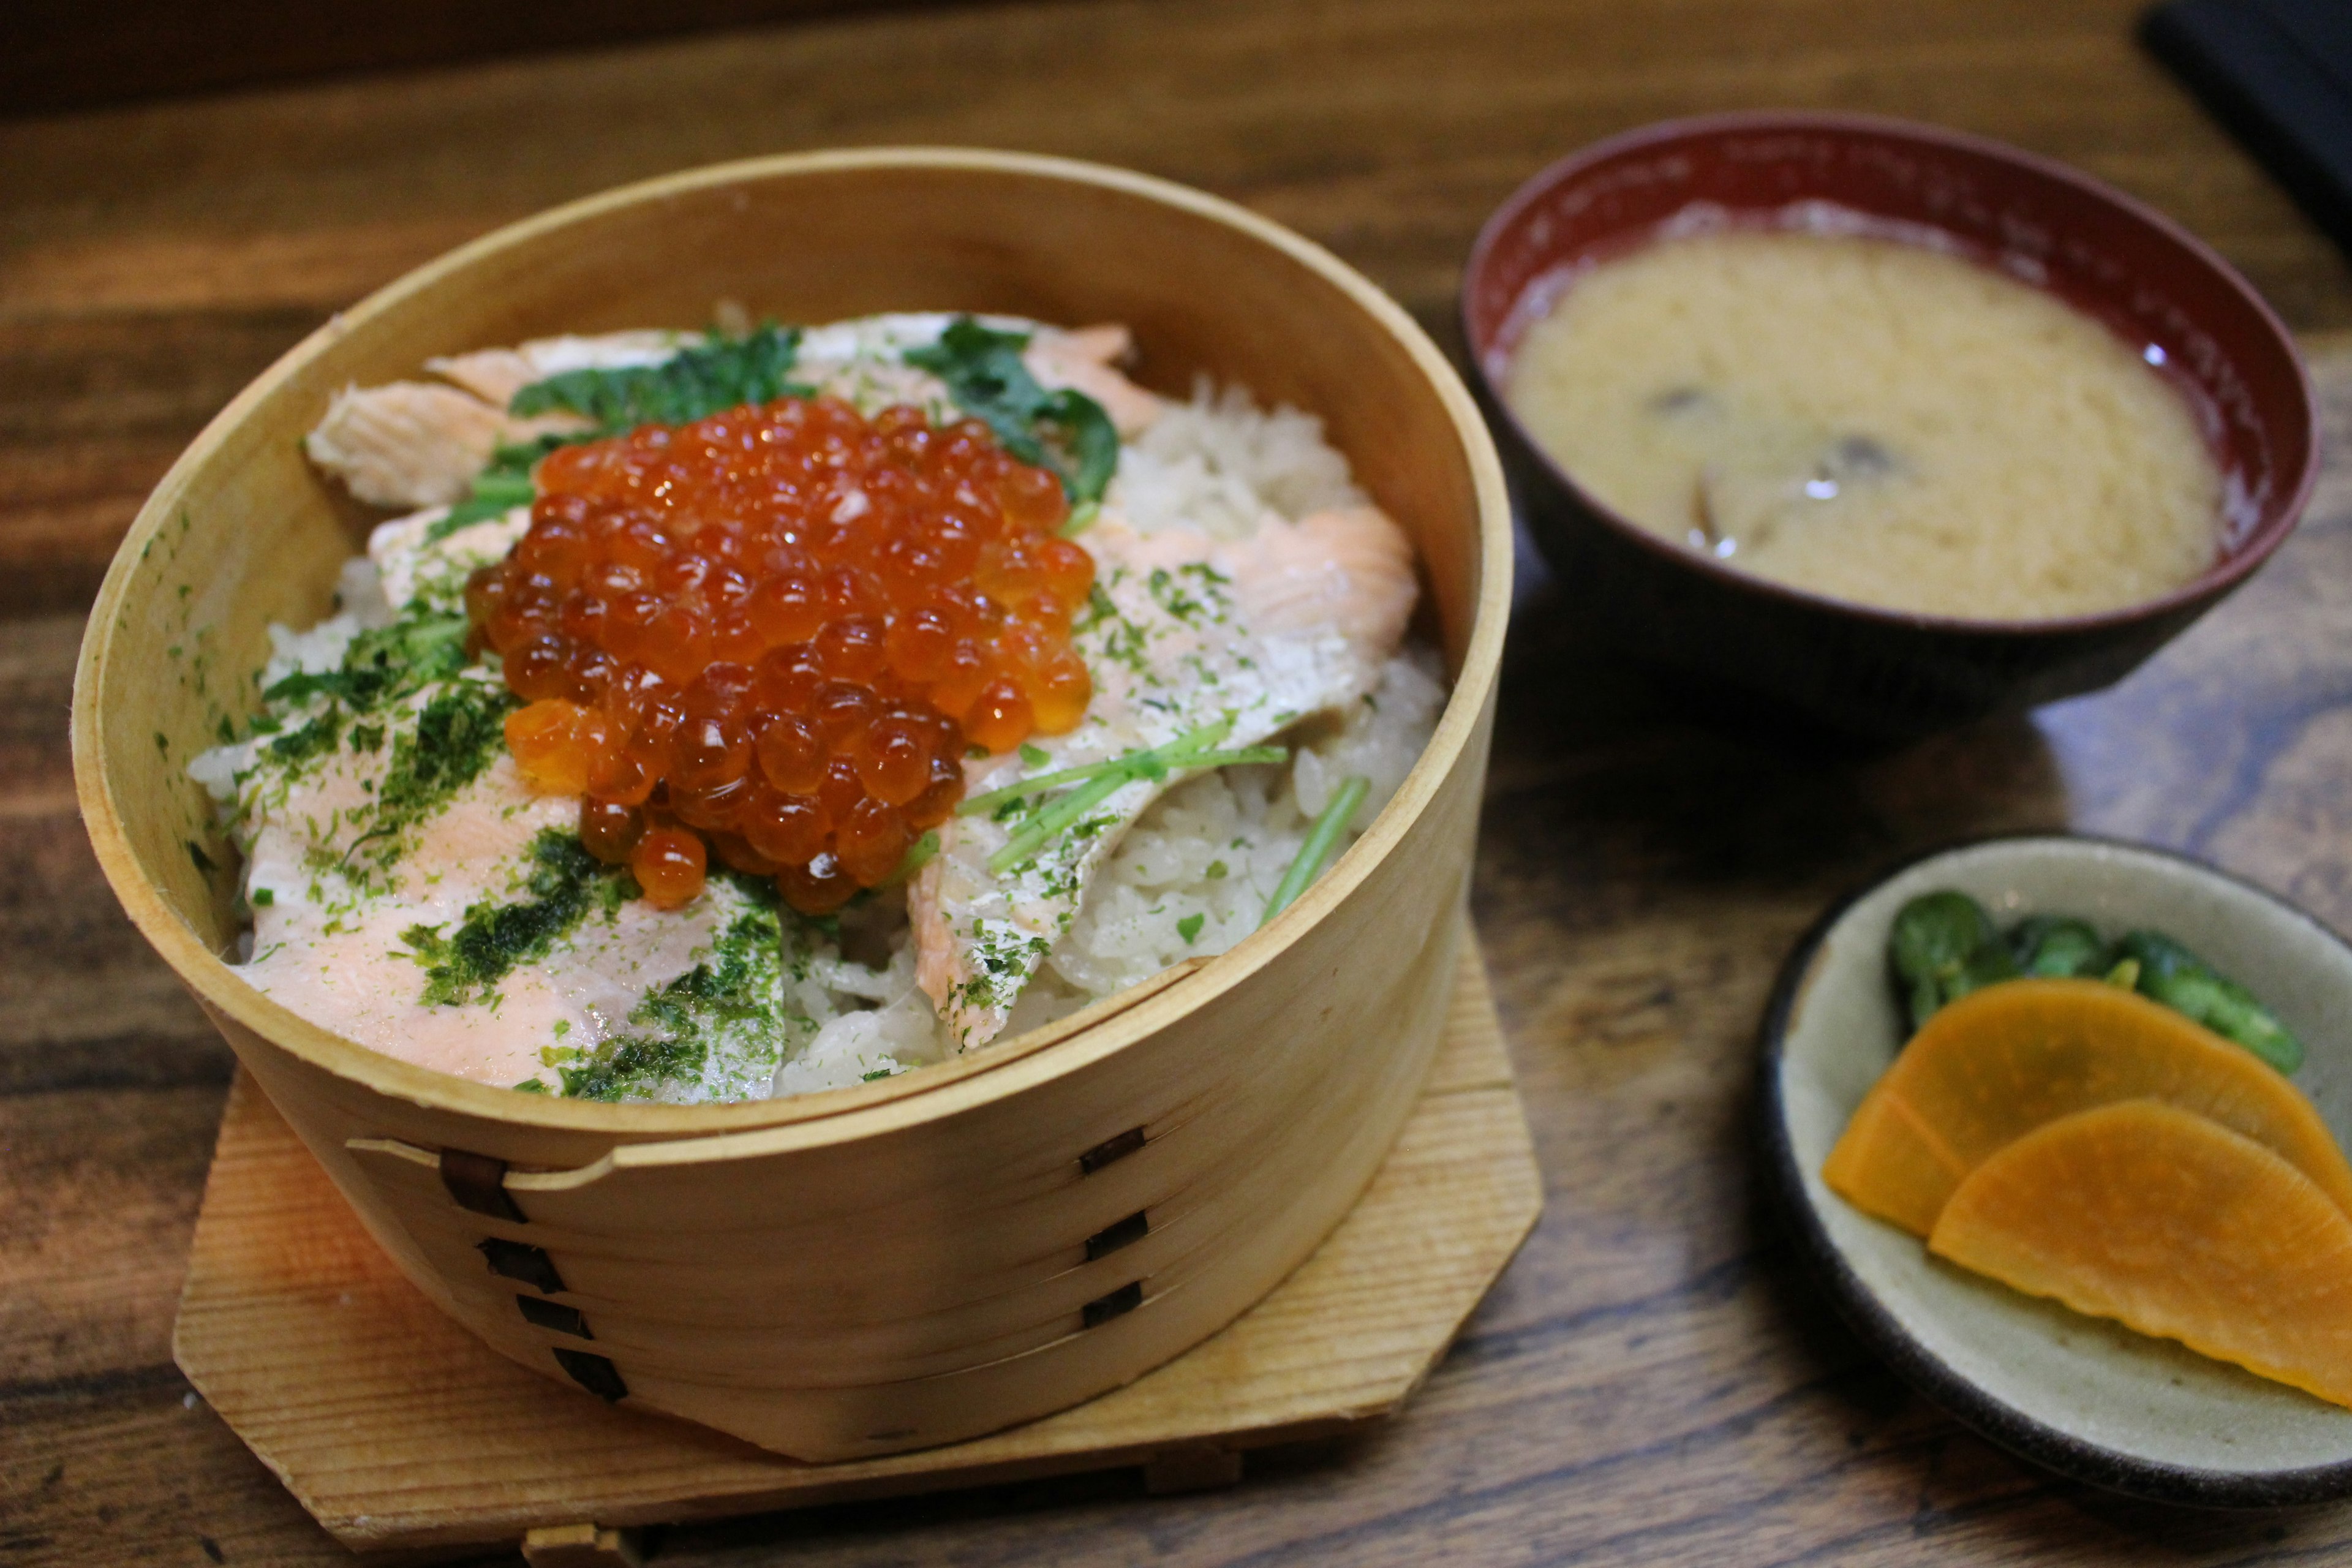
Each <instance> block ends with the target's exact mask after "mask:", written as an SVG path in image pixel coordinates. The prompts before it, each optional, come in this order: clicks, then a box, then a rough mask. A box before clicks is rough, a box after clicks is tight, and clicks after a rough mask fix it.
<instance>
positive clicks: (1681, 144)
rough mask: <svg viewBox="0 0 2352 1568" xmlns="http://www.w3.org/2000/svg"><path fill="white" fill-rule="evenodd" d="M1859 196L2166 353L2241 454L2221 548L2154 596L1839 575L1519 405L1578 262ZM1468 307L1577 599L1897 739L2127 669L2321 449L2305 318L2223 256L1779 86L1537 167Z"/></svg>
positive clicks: (1776, 691) (1786, 718) (2116, 195)
mask: <svg viewBox="0 0 2352 1568" xmlns="http://www.w3.org/2000/svg"><path fill="white" fill-rule="evenodd" d="M1855 215H1860V216H1862V217H1863V218H1864V219H1865V220H1868V221H1869V222H1871V223H1873V224H1875V225H1878V226H1888V227H1890V228H1891V231H1892V232H1896V233H1907V234H1908V235H1910V236H1912V237H1926V236H1929V235H1932V236H1933V237H1935V239H1936V242H1937V244H1939V245H1942V246H1948V247H1951V248H1953V249H1956V250H1957V251H1958V252H1959V253H1961V254H1964V255H1968V256H1969V257H1972V258H1976V259H1978V260H1981V261H1984V262H1987V263H1990V264H1992V265H1995V266H1997V267H2000V268H2002V269H2004V270H2007V271H2009V272H2011V273H2013V274H2015V275H2017V276H2019V277H2021V278H2025V279H2031V280H2033V281H2036V282H2038V283H2040V284H2042V285H2043V286H2045V287H2047V288H2048V289H2050V290H2051V291H2052V292H2053V293H2055V294H2057V295H2058V296H2059V297H2060V298H2062V299H2063V300H2066V301H2067V302H2068V303H2070V304H2073V305H2074V306H2075V307H2077V308H2078V309H2081V310H2084V311H2086V312H2087V313H2089V314H2090V315H2092V316H2094V317H2095V318H2097V319H2098V320H2100V321H2104V322H2105V323H2106V324H2107V325H2108V326H2109V327H2111V328H2113V329H2114V330H2115V331H2116V332H2117V333H2118V334H2119V335H2120V336H2122V338H2123V339H2124V341H2125V342H2128V343H2130V344H2132V345H2133V346H2134V347H2136V348H2141V349H2143V350H2144V352H2146V353H2147V356H2148V357H2149V359H2150V360H2151V361H2160V362H2161V363H2162V366H2163V374H2166V375H2167V376H2168V377H2169V378H2170V379H2171V380H2172V381H2173V382H2174V383H2175V384H2177V385H2179V387H2180V388H2181V390H2182V391H2183V392H2184V393H2185V394H2186V395H2188V397H2189V402H2190V404H2191V405H2192V407H2193V408H2194V409H2195V411H2196V413H2197V415H2198V417H2199V419H2200V423H2202V424H2203V425H2204V426H2205V435H2206V438H2207V440H2208V441H2209V442H2210V444H2211V446H2212V448H2213V452H2214V456H2215V458H2217V459H2218V460H2219V462H2220V464H2221V471H2222V473H2223V475H2224V477H2225V481H2226V490H2225V495H2226V497H2227V500H2226V501H2225V511H2226V513H2227V515H2225V516H2224V517H2223V519H2222V520H2221V548H2220V550H2219V551H2218V552H2216V554H2215V557H2214V560H2213V563H2212V564H2211V565H2210V566H2209V567H2208V568H2207V569H2206V570H2205V571H2204V572H2203V573H2202V574H2200V575H2199V576H2198V577H2197V578H2196V579H2195V580H2194V581H2192V582H2189V583H2187V584H2183V585H2182V586H2181V587H2179V588H2178V589H2176V590H2174V591H2173V592H2171V593H2168V594H2164V595H2158V597H2156V598H2154V599H2150V600H2147V601H2146V602H2144V603H2140V604H2137V605H2126V606H2124V607H2123V608H2120V609H2116V610H2108V611H2104V612H2101V613H2098V614H2095V615H2084V616H2064V617H2058V618H2052V619H2047V620H2032V621H1996V620H1980V619H1969V618H1965V617H1956V616H1929V615H1918V614H1914V613H1911V612H1907V611H1901V610H1889V609H1881V608H1878V607H1876V606H1874V605H1863V604H1856V603H1853V602H1852V601H1848V600H1843V599H1835V598H1831V597H1828V596H1826V595H1821V594H1815V593H1811V592H1808V591H1806V590H1804V589H1801V588H1797V587H1792V586H1790V585H1788V584H1781V583H1776V582H1772V581H1769V580H1768V579H1766V578H1762V577H1759V576H1756V575H1753V574H1749V573H1747V572H1743V571H1740V570H1738V569H1737V568H1735V567H1733V566H1730V565H1727V564H1725V563H1721V562H1717V561H1716V560H1714V559H1712V558H1711V557H1709V556H1707V555H1705V554H1703V553H1701V552H1698V551H1695V550H1691V549H1688V548H1686V547H1685V546H1683V545H1682V544H1679V543H1677V542H1674V541H1671V540H1667V539H1662V538H1660V537H1659V536H1658V535H1656V534H1654V533H1652V532H1651V531H1648V530H1647V529H1644V528H1643V527H1642V526H1641V525H1639V524H1638V523H1636V522H1634V521H1632V520H1631V519H1630V518H1627V517H1624V516H1622V514H1620V513H1619V512H1618V511H1617V510H1615V509H1614V508H1612V507H1611V506H1610V505H1609V504H1608V503H1606V502H1604V501H1602V500H1601V499H1600V498H1599V497H1598V496H1596V495H1594V494H1593V493H1592V492H1591V490H1589V489H1585V488H1584V486H1583V485H1581V484H1580V483H1579V482H1578V480H1577V478H1576V476H1575V475H1574V474H1571V473H1570V472H1569V471H1568V470H1567V469H1566V468H1564V467H1562V466H1561V465H1560V464H1559V463H1557V462H1555V461H1554V460H1553V459H1552V458H1551V457H1550V455H1549V453H1547V452H1545V451H1544V450H1543V449H1542V447H1540V446H1539V445H1538V443H1537V442H1536V440H1535V439H1534V437H1532V436H1531V435H1530V434H1529V433H1528V429H1527V427H1526V426H1524V425H1522V424H1521V423H1520V421H1519V418H1518V416H1517V415H1516V414H1514V413H1513V412H1512V411H1511V410H1510V408H1509V407H1508V405H1507V404H1506V403H1505V401H1504V397H1503V386H1504V384H1505V382H1506V380H1507V372H1508V367H1509V363H1510V359H1511V355H1512V354H1513V353H1514V352H1516V350H1517V346H1518V340H1519V337H1520V334H1521V333H1523V332H1524V331H1526V329H1527V328H1528V326H1530V325H1532V324H1533V321H1535V320H1536V319H1538V317H1539V316H1540V315H1541V314H1542V310H1543V308H1544V304H1545V302H1546V301H1548V300H1550V299H1552V298H1556V297H1557V295H1556V291H1557V290H1558V289H1559V288H1560V287H1562V286H1565V285H1568V284H1570V283H1571V282H1572V279H1574V277H1575V276H1576V274H1577V272H1578V271H1579V270H1580V268H1585V267H1588V266H1591V265H1593V264H1595V263H1598V262H1600V261H1603V260H1606V259H1608V258H1612V257H1615V256H1619V255H1622V254H1624V253H1626V252H1628V251H1631V250H1635V249H1638V248H1640V247H1643V246H1645V245H1648V244H1650V243H1653V242H1654V240H1656V239H1657V238H1658V237H1660V235H1661V232H1662V231H1664V230H1668V229H1669V228H1670V227H1671V226H1675V225H1677V224H1683V225H1687V224H1688V223H1689V222H1690V221H1691V220H1692V219H1693V218H1695V217H1699V216H1705V217H1706V218H1707V219H1708V220H1709V221H1712V222H1714V223H1717V224H1722V225H1730V226H1741V227H1772V226H1788V225H1790V224H1791V223H1792V222H1793V223H1795V224H1797V225H1798V226H1804V225H1805V224H1807V223H1808V222H1809V221H1810V222H1811V224H1812V225H1813V226H1820V222H1821V219H1822V217H1824V216H1827V217H1829V218H1831V220H1832V222H1834V223H1844V222H1850V221H1851V219H1852V218H1853V216H1855ZM1462 321H1463V328H1464V331H1465V335H1466V336H1467V338H1468V340H1469V345H1470V353H1471V359H1472V362H1473V364H1474V367H1475V380H1476V382H1477V384H1478V386H1479V389H1480V393H1481V395H1482V397H1483V398H1484V399H1485V402H1486V407H1487V408H1488V410H1489V412H1490V414H1491V415H1492V416H1493V424H1494V428H1495V433H1496V437H1497V438H1498V439H1499V440H1500V441H1501V442H1502V446H1503V454H1504V458H1505V460H1506V461H1507V463H1508V464H1509V466H1510V472H1511V479H1512V481H1513V483H1514V485H1515V486H1516V487H1517V492H1518V499H1519V501H1520V504H1521V505H1522V507H1523V508H1524V509H1525V510H1526V513H1527V519H1528V528H1529V531H1531V532H1532V533H1533V534H1534V536H1535V540H1536V542H1537V544H1538V545H1539V546H1540V547H1541V548H1542V550H1543V552H1544V553H1545V555H1546V556H1547V557H1548V558H1549V560H1550V562H1551V563H1552V564H1553V566H1554V568H1555V570H1556V571H1557V574H1558V575H1559V584H1560V588H1561V592H1562V595H1563V596H1564V599H1565V601H1566V603H1567V604H1568V605H1570V606H1571V607H1572V609H1573V611H1574V612H1575V613H1578V614H1582V615H1589V616H1591V618H1592V619H1593V621H1594V622H1595V623H1596V624H1597V625H1598V626H1600V627H1601V629H1602V630H1603V631H1605V632H1606V633H1608V634H1609V635H1610V637H1612V639H1613V640H1614V641H1616V642H1617V643H1619V644H1620V645H1621V646H1622V647H1626V648H1628V649H1629V650H1631V651H1633V653H1634V654H1636V655H1637V656H1639V657H1640V658H1643V659H1645V660H1647V661H1649V662H1651V663H1654V664H1656V665H1658V666H1661V667H1663V668H1666V669H1668V670H1670V671H1673V672H1674V673H1675V674H1676V675H1678V676H1680V677H1681V678H1683V680H1684V682H1685V685H1686V686H1688V687H1690V688H1692V689H1695V690H1696V691H1697V692H1698V693H1699V694H1700V695H1701V696H1702V697H1703V698H1705V699H1706V701H1707V703H1708V705H1709V706H1713V707H1716V708H1718V709H1728V710H1733V711H1735V712H1738V714H1739V715H1740V716H1741V717H1742V718H1743V719H1746V720H1748V721H1750V722H1753V721H1757V720H1762V721H1766V722H1767V723H1785V724H1788V725H1790V726H1791V727H1793V728H1795V729H1797V730H1799V731H1803V732H1812V733H1827V734H1830V735H1833V736H1838V737H1843V738H1849V739H1853V738H1858V739H1861V740H1863V741H1864V742H1889V741H1893V742H1900V741H1906V740H1911V739H1914V738H1916V737H1917V736H1920V735H1924V734H1927V733H1930V732H1932V731H1937V730H1943V729H1948V728H1951V727H1952V726H1955V725H1958V724H1964V723H1967V722H1969V721H1972V720H1976V719H1979V718H1982V717H1984V716H1985V715H1986V714H1988V713H1993V712H1999V711H2004V710H2017V709H2022V708H2029V707H2032V706H2034V705H2035V704H2038V703H2042V702H2048V701H2052V700H2055V699H2057V698H2061V697H2070V696H2073V695H2074V694H2075V693H2078V692H2083V691H2089V690H2093V689H2096V688H2098V687H2102V686H2105V685H2108V684H2109V683H2111V682H2113V681H2116V680H2119V679H2122V678H2123V677H2124V676H2126V675H2127V674H2129V673H2130V672H2131V671H2132V670H2133V669H2134V668H2137V666H2138V664H2139V663H2140V661H2141V660H2143V659H2145V658H2147V657H2148V655H2150V654H2152V653H2154V652H2155V651H2156V650H2157V649H2158V648H2159V647H2163V646H2164V644H2165V643H2166V642H2167V641H2168V640H2169V639H2170V638H2172V637H2175V636H2177V635H2179V633H2180V632H2181V631H2183V630H2184V629H2186V628H2187V627H2188V626H2189V624H2190V623H2191V622H2193V621H2195V620H2196V619H2197V617H2198V616H2201V615H2203V614H2204V613H2205V612H2206V611H2207V610H2209V609H2210V608H2212V607H2213V605H2216V604H2218V603H2220V602H2221V599H2222V598H2223V597H2224V596H2225V595H2228V594H2229V593H2230V592H2231V590H2233V589H2235V588H2236V587H2237V586H2238V584H2241V583H2242V582H2244V581H2245V580H2246V579H2247V578H2248V577H2249V576H2251V575H2252V574H2253V572H2254V569H2255V568H2256V567H2258V566H2260V565H2261V564H2262V563H2263V561H2265V560H2267V559H2268V558H2269V556H2270V553H2271V552H2272V551H2273V550H2275V549H2277V548H2278V547H2279V545H2280V544H2281V543H2283V542H2284V541H2285V539H2286V536H2287V535H2288V534H2289V533H2290V532H2292V531H2294V525H2295V522H2296V520H2297V519H2298V518H2299V517H2300V516H2301V515H2302V512H2303V507H2304V502H2305V500H2306V499H2307V498H2308V497H2309V495H2310V493H2311V487H2312V484H2313V481H2314V480H2315V479H2316V477H2317V475H2318V471H2319V428H2318V423H2317V419H2318V416H2317V408H2318V404H2317V400H2316V399H2315V397H2314V396H2313V395H2312V391H2311V384H2310V382H2309V381H2308V379H2307V378H2306V377H2305V374H2304V369H2303V362H2302V359H2301V357H2300V356H2299V355H2298V354H2297V353H2296V352H2295V347H2294V339H2293V338H2292V337H2291V336H2289V334H2288V332H2287V330H2286V328H2285V327H2284V325H2283V324H2281V322H2280V321H2279V319H2278V317H2277V316H2276V315H2274V314H2273V312H2272V311H2271V310H2270V307H2268V306H2267V305H2265V304H2264V303H2263V299H2262V296H2261V295H2259V294H2257V293H2256V292H2255V291H2254V289H2253V286H2252V284H2249V283H2248V282H2247V281H2246V280H2245V279H2243V278H2241V277H2240V276H2239V275H2238V274H2237V272H2236V271H2234V270H2233V269H2232V268H2231V267H2230V264H2229V263H2228V262H2226V261H2224V260H2222V259H2221V257H2219V256H2217V255H2216V254H2214V252H2213V251H2212V250H2211V249H2210V248H2209V247H2206V246H2205V245H2203V244H2202V243H2200V241H2199V240H2198V239H2197V238H2196V237H2193V236H2192V235H2190V234H2189V233H2188V231H2186V230H2185V229H2183V228H2181V227H2180V226H2179V225H2177V224H2175V223H2173V222H2172V221H2171V220H2170V219H2168V218H2167V217H2165V216H2163V215H2161V214H2159V213H2158V212H2156V211H2154V210H2153V209H2152V208H2149V207H2147V206H2145V205H2141V204H2140V203H2138V202H2137V201H2134V200H2133V199H2132V198H2131V197H2129V196H2127V195H2124V194H2123V193H2122V192H2120V191H2117V190H2115V189H2113V188H2112V187H2110V186H2107V185H2105V184H2100V183H2099V182H2098V181H2096V180H2094V179H2092V178H2091V177H2090V176H2089V175H2087V174H2083V173H2081V172H2079V171H2077V170H2074V169H2070V168H2068V167H2066V166H2065V165H2064V164H2063V163H2053V162H2052V161H2051V160H2049V159H2046V158H2040V157H2036V156H2034V155H2033V154H2032V153H2025V152H2021V151H2019V150H2018V149H2016V148H2014V147H2006V146H2003V145H2001V144H2000V142H1989V141H1986V140H1985V139H1983V138H1982V137H1978V136H1969V135H1966V134H1964V133H1962V132H1957V131H1947V130H1944V129H1942V128H1941V127H1938V126H1933V125H1918V124H1912V123H1909V122H1906V121H1899V120H1883V119H1878V118H1875V117H1874V116H1867V115H1858V114H1831V113H1821V112H1813V111H1800V110H1767V111H1759V112H1755V113H1744V114H1718V115H1708V116H1702V117H1698V118H1695V119H1689V120H1674V121H1664V122H1663V123H1660V124H1656V125H1648V126H1643V127H1642V128H1641V129H1639V130H1636V131H1630V132H1626V133H1625V134H1623V135H1622V136H1617V137H1613V138H1612V139H1610V140H1608V141H1605V142H1598V143H1595V144H1594V145H1592V146H1591V147H1587V148H1585V149H1583V150H1582V151H1581V152H1579V153H1572V154H1570V156H1568V157H1566V158H1564V159H1562V160H1560V161H1559V163H1554V164H1553V165H1552V166H1551V167H1549V168H1548V169H1546V170H1544V171H1543V172H1542V173H1540V174H1537V175H1536V176H1535V177H1534V178H1532V179H1530V180H1529V181H1528V183H1527V184H1524V185H1522V186H1520V187H1519V189H1518V191H1517V193H1516V194H1514V195H1512V197H1511V199H1510V200H1509V201H1507V202H1506V203H1504V205H1502V206H1501V207H1500V208H1499V209H1497V210H1496V213H1495V215H1494V216H1493V217H1491V218H1489V219H1488V220H1487V222H1486V227H1485V228H1484V229H1483V230H1481V231H1480V233H1479V236H1478V241H1477V244H1476V246H1475V247H1474V248H1473V249H1472V251H1471V253H1470V259H1469V264H1468V267H1467V268H1466V270H1465V274H1464V279H1463V284H1462ZM1936 370H1937V367H1936V366H1934V365H1922V366H1920V367H1919V373H1920V374H1922V375H1933V374H1936Z"/></svg>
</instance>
